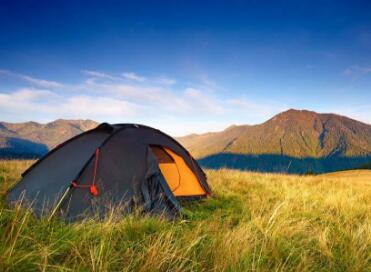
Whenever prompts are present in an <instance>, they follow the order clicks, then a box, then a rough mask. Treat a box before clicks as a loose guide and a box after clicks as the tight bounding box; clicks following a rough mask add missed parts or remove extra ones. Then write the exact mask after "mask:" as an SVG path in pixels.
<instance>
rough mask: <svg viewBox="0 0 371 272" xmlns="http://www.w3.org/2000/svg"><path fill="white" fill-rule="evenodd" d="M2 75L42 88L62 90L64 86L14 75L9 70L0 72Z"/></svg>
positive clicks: (17, 74) (54, 82)
mask: <svg viewBox="0 0 371 272" xmlns="http://www.w3.org/2000/svg"><path fill="white" fill-rule="evenodd" d="M1 74H2V75H5V76H13V77H17V78H20V79H23V80H25V81H27V82H29V83H31V84H32V85H36V86H38V87H42V88H62V87H63V86H64V85H63V84H62V83H59V82H56V81H51V80H45V79H40V78H35V77H31V76H28V75H23V74H19V73H14V72H11V71H8V70H0V75H1Z"/></svg>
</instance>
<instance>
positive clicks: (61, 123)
mask: <svg viewBox="0 0 371 272" xmlns="http://www.w3.org/2000/svg"><path fill="white" fill-rule="evenodd" d="M97 125H98V123H97V122H95V121H92V120H65V119H57V120H55V121H52V122H49V123H45V124H42V123H37V122H33V121H29V122H23V123H8V122H0V156H1V157H4V156H9V157H11V156H22V155H23V154H27V156H40V155H42V154H44V153H45V152H46V151H47V150H50V149H52V148H53V147H55V146H56V145H58V144H60V143H61V142H64V141H65V140H67V139H69V138H71V137H73V136H76V135H77V134H80V133H82V132H85V131H87V130H90V129H93V128H95V127H96V126H97Z"/></svg>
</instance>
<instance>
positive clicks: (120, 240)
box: [0, 162, 371, 271]
mask: <svg viewBox="0 0 371 272" xmlns="http://www.w3.org/2000/svg"><path fill="white" fill-rule="evenodd" d="M28 164H29V162H0V180H1V184H0V186H1V188H2V189H3V190H5V189H6V188H8V187H10V186H12V184H13V183H14V182H15V181H16V179H17V178H18V177H19V173H20V172H21V170H23V168H24V167H26V166H27V165H28ZM207 174H208V176H209V182H210V184H211V186H212V188H213V190H214V196H213V197H212V198H210V199H207V200H205V201H201V202H192V203H184V204H183V206H184V214H185V219H180V220H176V221H173V222H170V221H167V220H163V219H161V218H154V217H141V216H138V215H129V216H125V217H119V216H118V215H117V214H115V213H114V212H113V213H112V214H110V215H109V216H108V217H107V218H106V219H105V220H104V221H102V222H94V221H86V222H83V223H75V224H65V223H63V222H61V221H59V220H57V219H54V220H52V221H50V222H49V221H48V220H46V219H41V220H38V219H35V218H34V217H33V216H32V213H31V212H30V211H27V210H22V209H20V208H16V209H13V210H9V209H7V208H6V207H5V206H4V204H1V206H0V271H371V270H370V268H371V224H370V214H371V190H370V189H371V172H358V173H357V172H353V174H349V173H347V174H344V173H343V174H341V173H340V174H335V175H323V176H287V175H275V174H257V173H248V172H238V171H231V170H219V171H207Z"/></svg>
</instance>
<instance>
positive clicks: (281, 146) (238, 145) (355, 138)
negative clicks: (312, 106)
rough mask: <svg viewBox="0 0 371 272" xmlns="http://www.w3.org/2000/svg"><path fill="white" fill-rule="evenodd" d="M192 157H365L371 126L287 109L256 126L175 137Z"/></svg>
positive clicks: (370, 150)
mask: <svg viewBox="0 0 371 272" xmlns="http://www.w3.org/2000/svg"><path fill="white" fill-rule="evenodd" d="M177 139H178V141H179V142H180V143H182V144H183V145H184V146H185V147H186V148H187V149H189V150H190V152H191V153H192V154H193V155H194V156H195V157H196V158H202V157H205V156H209V155H212V154H217V153H236V154H257V155H258V154H279V155H287V156H292V157H296V158H304V157H314V158H320V157H331V156H369V155H370V154H371V125H369V124H366V123H362V122H360V121H357V120H354V119H351V118H348V117H346V116H341V115H337V114H332V113H316V112H314V111H308V110H295V109H290V110H287V111H284V112H281V113H279V114H277V115H275V116H273V117H272V118H270V119H268V120H267V121H266V122H263V123H262V124H257V125H238V126H232V127H231V126H230V127H228V128H227V129H225V130H223V131H220V132H212V133H205V134H199V135H191V136H184V137H179V138H177Z"/></svg>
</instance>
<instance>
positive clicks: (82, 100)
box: [0, 70, 280, 136]
mask: <svg viewBox="0 0 371 272" xmlns="http://www.w3.org/2000/svg"><path fill="white" fill-rule="evenodd" d="M7 73H8V72H7ZM130 74H131V78H133V76H132V74H134V75H135V77H134V78H136V79H131V80H129V79H127V78H123V77H122V76H120V75H115V74H108V73H103V72H99V71H95V70H84V71H83V75H85V76H87V77H88V79H87V80H86V79H84V78H82V81H81V83H79V84H75V85H65V86H64V88H63V89H58V88H55V87H51V86H53V85H49V88H39V89H38V88H33V87H32V85H34V84H32V83H31V81H27V82H28V84H29V85H30V86H26V87H25V88H15V89H10V90H6V92H5V93H0V116H2V118H3V119H4V118H5V120H8V121H27V120H35V121H50V120H53V119H57V118H73V119H79V118H86V119H93V120H96V121H102V122H103V121H107V122H132V123H144V124H148V125H153V126H156V127H158V128H160V129H162V130H164V131H166V132H168V133H170V134H172V135H177V136H180V135H184V134H188V133H193V132H197V133H201V132H206V131H215V130H219V129H222V128H224V127H226V126H227V125H229V124H230V123H231V122H239V123H251V122H254V121H253V120H256V119H257V117H258V118H259V117H261V116H264V117H261V119H264V118H267V117H270V116H271V114H275V113H277V112H278V110H279V109H280V107H278V106H275V105H273V104H272V105H270V104H269V103H267V102H265V103H258V102H256V101H255V102H254V101H251V100H248V99H245V98H235V99H233V98H229V99H225V98H224V97H223V95H222V94H221V93H220V92H219V90H215V89H213V88H212V86H215V84H207V86H205V82H204V81H202V82H200V83H199V84H192V83H189V84H184V82H183V84H181V85H180V84H175V82H176V79H171V78H169V77H165V76H163V77H161V78H160V77H153V78H151V77H146V78H144V77H139V76H137V74H135V73H130ZM138 77H139V80H138ZM17 79H18V80H19V79H22V80H23V78H21V77H19V76H18V77H17ZM142 79H143V80H142ZM159 79H161V80H159ZM21 83H22V82H21ZM40 87H41V86H40ZM62 90H63V92H62ZM19 112H22V114H21V115H20V114H19ZM267 115H268V116H267ZM231 120H233V121H231ZM179 123H181V124H182V125H176V124H179ZM185 124H187V125H185Z"/></svg>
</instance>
